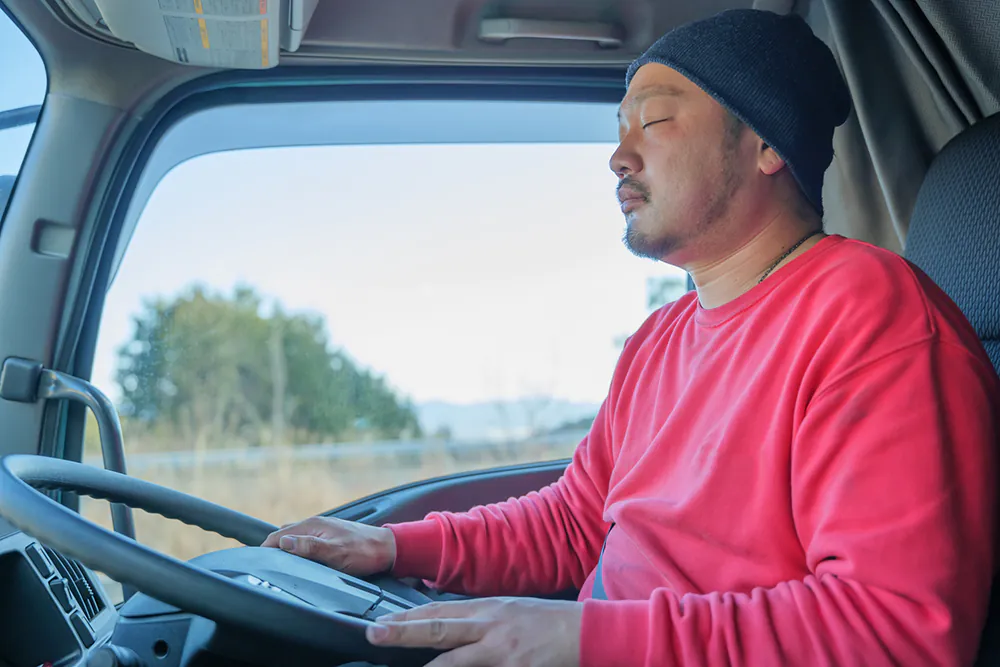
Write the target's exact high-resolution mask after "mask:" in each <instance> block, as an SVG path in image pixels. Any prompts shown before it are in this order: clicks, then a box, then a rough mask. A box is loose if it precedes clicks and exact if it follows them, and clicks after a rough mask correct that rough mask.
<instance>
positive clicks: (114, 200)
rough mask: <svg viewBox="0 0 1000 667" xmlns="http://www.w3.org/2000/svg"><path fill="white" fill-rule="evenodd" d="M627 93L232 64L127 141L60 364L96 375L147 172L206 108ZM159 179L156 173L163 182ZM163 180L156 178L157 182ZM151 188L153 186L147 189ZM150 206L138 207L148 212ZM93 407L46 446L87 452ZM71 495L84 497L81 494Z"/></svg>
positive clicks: (180, 96) (523, 74)
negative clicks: (235, 68)
mask: <svg viewBox="0 0 1000 667" xmlns="http://www.w3.org/2000/svg"><path fill="white" fill-rule="evenodd" d="M623 95H624V79H623V70H621V69H618V68H599V69H595V68H538V69H535V68H532V69H527V68H512V67H503V68H501V67H437V66H435V67H422V66H421V67H335V68H317V69H310V70H307V71H305V72H301V73H300V72H296V71H282V70H272V71H269V72H225V73H221V74H213V75H208V76H205V77H202V78H199V79H195V80H193V81H191V82H189V83H187V84H183V85H181V86H179V87H178V88H176V89H174V90H172V91H171V92H169V93H168V94H166V95H164V97H163V98H161V99H160V100H159V102H158V103H157V104H155V105H154V107H153V109H152V110H151V111H150V112H149V113H147V114H146V115H145V116H144V119H143V120H142V121H141V122H140V123H138V125H137V127H136V129H135V130H134V131H133V132H132V134H131V136H130V138H129V139H128V141H127V142H126V143H125V145H124V148H123V150H122V152H121V154H120V156H119V158H118V161H117V164H116V165H115V166H114V168H113V169H112V177H111V180H110V182H109V185H108V187H107V188H106V189H105V191H104V192H103V193H95V195H97V196H99V198H100V201H101V205H100V206H99V207H98V209H97V211H96V214H95V216H94V217H93V219H92V221H91V224H90V225H89V229H84V230H81V235H80V238H81V246H83V247H78V248H77V253H76V256H77V258H78V259H77V262H76V264H77V267H76V270H78V271H79V273H78V275H79V277H80V278H79V281H78V283H77V285H78V286H79V287H78V289H76V290H75V291H74V293H72V294H68V295H67V300H66V308H65V310H64V315H63V318H62V326H61V328H60V334H59V336H58V339H57V345H56V350H55V354H54V359H53V361H54V363H53V366H54V367H55V368H60V369H68V370H69V372H70V373H72V374H74V375H77V376H78V377H82V378H90V376H91V372H92V368H93V362H94V354H95V352H96V347H97V338H98V332H99V328H100V321H101V316H102V314H103V307H104V299H105V295H106V294H107V291H108V289H109V288H110V285H111V282H112V281H113V278H114V269H115V268H116V262H117V259H118V257H119V249H120V247H121V245H122V243H121V242H122V240H123V235H124V234H127V233H129V229H128V225H127V223H128V221H129V219H130V215H134V214H135V206H134V203H135V202H137V201H138V200H137V196H138V195H140V193H141V191H140V186H141V182H142V178H143V176H144V174H145V172H146V167H147V166H148V164H149V162H150V160H151V159H152V157H153V156H154V154H155V151H156V149H157V148H158V146H159V145H160V141H161V140H163V139H164V137H165V136H166V135H167V133H168V132H169V131H170V130H171V129H172V128H173V127H174V126H176V125H177V124H178V123H179V122H181V121H182V120H184V119H186V118H188V117H190V116H191V115H193V114H195V113H198V112H200V111H206V110H209V109H212V108H217V107H222V106H232V105H252V104H275V103H281V102H344V101H352V102H357V101H372V100H383V101H393V100H407V101H409V100H430V101H483V100H486V101H517V102H570V103H603V104H609V103H611V104H617V103H619V102H620V101H621V99H622V96H623ZM157 182H158V181H157ZM154 186H155V183H154ZM148 195H149V193H146V197H148ZM143 207H144V202H143V205H142V206H139V207H138V208H139V211H140V212H141V210H142V208H143ZM85 428H86V413H85V409H84V408H83V406H81V405H76V404H72V403H67V402H58V403H52V404H50V406H48V408H47V409H46V414H45V417H44V423H43V432H42V437H41V442H40V444H41V446H40V452H41V453H42V454H45V455H49V456H55V457H58V458H65V459H68V460H72V461H81V460H82V456H83V447H84V431H85ZM62 500H63V502H64V503H65V504H67V505H69V506H70V507H73V508H74V509H77V508H78V506H79V503H78V499H77V497H76V495H75V494H63V498H62Z"/></svg>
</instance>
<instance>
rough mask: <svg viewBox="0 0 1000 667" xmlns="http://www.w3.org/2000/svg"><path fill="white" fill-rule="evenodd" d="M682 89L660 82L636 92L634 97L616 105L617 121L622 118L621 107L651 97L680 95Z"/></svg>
mask: <svg viewBox="0 0 1000 667" xmlns="http://www.w3.org/2000/svg"><path fill="white" fill-rule="evenodd" d="M683 95H684V91H683V90H681V89H680V88H678V87H677V86H672V85H670V84H660V85H658V86H652V87H650V88H646V89H644V90H642V91H641V92H639V93H636V95H635V97H633V98H631V99H629V100H626V101H625V102H622V104H621V105H620V106H619V107H618V122H621V120H622V109H625V108H631V107H634V106H636V105H637V104H641V103H642V102H645V101H646V100H648V99H650V98H651V97H682V96H683Z"/></svg>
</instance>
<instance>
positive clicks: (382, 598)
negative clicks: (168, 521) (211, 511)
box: [0, 519, 459, 667]
mask: <svg viewBox="0 0 1000 667" xmlns="http://www.w3.org/2000/svg"><path fill="white" fill-rule="evenodd" d="M191 563H192V564H195V565H198V566H200V567H202V568H204V569H206V570H210V571H212V572H215V573H216V574H220V575H222V576H225V577H228V578H230V579H233V580H236V581H239V582H240V583H242V584H244V585H246V586H252V587H256V588H257V589H259V590H261V591H262V592H263V593H265V594H266V595H273V596H277V597H281V598H284V599H286V600H294V601H296V602H297V603H300V604H304V605H307V606H311V607H316V608H320V609H325V610H329V611H335V612H337V613H340V614H344V615H347V616H353V617H355V618H358V619H367V620H373V619H375V618H378V617H379V616H382V615H384V614H388V613H393V612H399V611H402V610H404V609H409V608H412V607H414V606H418V605H421V604H426V603H428V602H431V601H434V600H442V599H455V598H457V597H459V596H450V595H448V594H443V593H438V592H435V591H430V590H425V591H423V592H421V591H420V590H418V589H417V588H415V587H414V584H415V583H416V582H412V581H409V582H408V581H402V580H394V579H392V578H390V577H384V578H378V577H376V578H371V579H367V580H362V579H356V578H354V577H349V576H347V575H342V574H339V573H337V572H336V571H335V570H331V569H329V568H327V567H325V566H323V565H320V564H319V563H315V562H312V561H309V560H305V559H302V558H299V557H297V556H293V555H291V554H287V553H285V552H282V551H281V550H278V549H262V548H259V547H239V548H236V549H226V550H223V551H217V552H212V553H208V554H204V555H202V556H198V557H197V558H194V559H192V561H191ZM331 629H332V628H331ZM300 655H301V659H299V656H300ZM316 655H317V654H315V653H301V654H299V653H297V650H296V649H295V648H294V647H290V646H289V645H288V643H287V641H285V642H283V641H281V638H280V636H263V635H260V634H252V633H248V632H246V631H244V630H241V629H239V628H237V627H232V626H222V625H217V624H215V623H214V622H212V621H210V620H208V619H205V618H202V617H200V616H198V615H195V614H192V613H189V612H187V611H185V610H183V609H179V608H177V607H174V606H172V605H169V604H166V603H163V602H161V601H159V600H157V599H155V598H152V597H150V596H148V595H145V594H143V593H136V594H134V595H133V596H132V597H131V598H129V600H128V601H127V602H126V603H124V604H123V605H120V606H118V607H117V608H116V607H115V606H114V605H113V604H112V602H111V600H110V598H109V597H108V595H107V593H106V591H105V590H104V588H103V586H102V585H101V583H100V580H99V578H98V576H97V575H96V573H94V572H93V571H91V570H89V569H88V568H86V567H84V566H83V565H82V564H81V563H79V562H77V561H75V560H73V559H71V558H67V557H66V556H64V555H63V554H60V553H58V552H57V551H55V550H53V549H51V548H48V547H46V546H44V545H42V544H40V543H39V542H38V541H37V540H35V539H33V538H32V537H30V536H29V535H27V534H25V533H23V532H20V531H18V530H17V529H15V528H13V527H12V526H11V525H10V524H8V523H6V522H4V521H3V520H2V519H0V667H43V666H44V667H48V666H52V667H69V666H73V667H76V666H81V667H116V666H117V667H154V666H155V667H194V666H195V665H197V666H199V667H201V666H202V665H226V666H227V667H235V666H243V665H274V664H311V663H313V662H316ZM292 656H296V657H295V658H294V659H291V660H290V658H291V657H292ZM322 657H323V660H324V661H326V664H331V665H335V664H340V663H344V662H350V659H349V656H337V655H331V654H329V653H323V654H322ZM338 657H344V658H348V659H343V660H338ZM419 664H423V662H421V663H419Z"/></svg>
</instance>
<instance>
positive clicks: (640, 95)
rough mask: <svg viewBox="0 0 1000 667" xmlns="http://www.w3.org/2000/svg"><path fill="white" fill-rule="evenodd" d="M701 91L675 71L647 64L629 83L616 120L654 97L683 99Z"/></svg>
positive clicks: (654, 64) (656, 64)
mask: <svg viewBox="0 0 1000 667" xmlns="http://www.w3.org/2000/svg"><path fill="white" fill-rule="evenodd" d="M699 92H701V89H700V88H698V87H697V86H696V85H695V84H693V83H692V82H691V81H690V80H688V79H687V77H685V76H684V75H682V74H681V73H680V72H678V71H677V70H674V69H672V68H670V67H667V66H666V65H661V64H659V63H649V64H647V65H643V66H642V67H640V68H639V69H638V70H637V71H636V73H635V76H633V77H632V81H631V82H630V83H629V86H628V90H627V91H626V92H625V97H624V99H622V103H621V105H620V106H619V108H618V118H619V119H621V117H622V116H623V115H624V114H627V113H628V112H629V111H631V110H632V109H634V108H635V107H637V106H638V105H640V104H642V103H643V102H644V101H646V100H648V99H651V98H656V97H671V98H675V99H683V98H686V97H689V96H692V95H697V94H698V93H699Z"/></svg>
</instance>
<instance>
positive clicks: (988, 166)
mask: <svg viewBox="0 0 1000 667" xmlns="http://www.w3.org/2000/svg"><path fill="white" fill-rule="evenodd" d="M906 257H907V258H908V259H909V260H910V261H912V262H913V263H914V264H916V265H917V266H919V267H920V268H921V269H923V270H924V272H925V273H927V275H929V276H930V277H931V279H932V280H933V281H934V282H936V283H937V284H938V285H940V286H941V288H942V289H943V290H944V291H945V292H946V293H947V294H948V296H950V297H951V298H952V299H953V300H954V301H955V303H957V304H958V307H959V308H961V309H962V312H963V313H965V316H966V317H967V318H969V321H970V322H971V323H972V326H974V327H975V328H976V332H977V333H978V334H979V338H980V339H982V341H983V345H984V346H985V347H986V352H987V353H988V354H989V355H990V359H991V360H992V361H993V365H994V366H995V367H997V369H998V371H1000V114H995V115H993V116H990V117H989V118H987V119H985V120H982V121H980V122H978V123H976V124H975V125H973V126H972V127H970V128H969V129H967V130H966V131H964V132H962V133H961V134H959V135H958V136H957V137H955V138H954V139H952V140H951V141H950V142H949V143H948V145H947V146H945V147H944V148H943V149H941V152H940V153H939V154H938V156H937V157H936V158H934V161H933V163H932V164H931V168H930V169H929V170H928V171H927V176H926V177H925V178H924V183H923V185H921V186H920V194H919V195H918V197H917V203H916V207H915V208H914V210H913V218H912V220H911V221H910V231H909V233H908V234H907V237H906Z"/></svg>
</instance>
